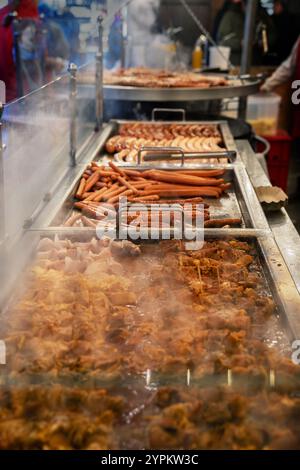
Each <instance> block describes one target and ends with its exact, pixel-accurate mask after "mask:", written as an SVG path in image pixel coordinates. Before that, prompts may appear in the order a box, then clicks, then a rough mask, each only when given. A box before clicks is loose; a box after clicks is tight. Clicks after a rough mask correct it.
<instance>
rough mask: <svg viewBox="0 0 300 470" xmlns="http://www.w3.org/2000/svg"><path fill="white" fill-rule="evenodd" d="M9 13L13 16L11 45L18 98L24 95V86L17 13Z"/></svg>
mask: <svg viewBox="0 0 300 470" xmlns="http://www.w3.org/2000/svg"><path fill="white" fill-rule="evenodd" d="M11 15H12V16H13V17H14V19H13V22H12V29H13V47H14V54H15V64H16V78H17V95H18V98H20V97H21V96H24V86H23V74H22V62H21V56H20V48H19V36H20V32H19V20H18V18H17V17H18V13H17V12H13V13H11Z"/></svg>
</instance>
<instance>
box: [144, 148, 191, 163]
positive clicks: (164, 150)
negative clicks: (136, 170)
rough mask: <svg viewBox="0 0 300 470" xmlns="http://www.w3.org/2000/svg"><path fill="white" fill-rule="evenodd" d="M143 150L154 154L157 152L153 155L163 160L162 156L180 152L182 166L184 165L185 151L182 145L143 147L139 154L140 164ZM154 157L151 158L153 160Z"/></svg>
mask: <svg viewBox="0 0 300 470" xmlns="http://www.w3.org/2000/svg"><path fill="white" fill-rule="evenodd" d="M143 152H152V153H153V154H157V155H156V156H154V155H153V157H154V159H155V160H161V159H162V157H164V156H166V155H169V156H170V157H172V155H173V154H174V153H176V154H180V156H181V166H184V151H183V150H182V148H180V147H141V148H140V149H139V151H138V155H137V163H138V165H141V163H142V153H143ZM153 157H152V158H151V160H153Z"/></svg>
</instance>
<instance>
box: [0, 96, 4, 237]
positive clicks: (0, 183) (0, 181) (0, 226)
mask: <svg viewBox="0 0 300 470" xmlns="http://www.w3.org/2000/svg"><path fill="white" fill-rule="evenodd" d="M3 110H4V106H3V104H2V103H0V242H3V240H4V239H5V198H4V160H3V159H4V155H3V152H4V146H3V139H2V115H3Z"/></svg>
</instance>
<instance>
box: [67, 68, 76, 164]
mask: <svg viewBox="0 0 300 470" xmlns="http://www.w3.org/2000/svg"><path fill="white" fill-rule="evenodd" d="M68 71H69V73H70V166H71V167H74V166H76V150H77V135H76V121H77V65H76V64H72V63H71V64H70V65H69V69H68Z"/></svg>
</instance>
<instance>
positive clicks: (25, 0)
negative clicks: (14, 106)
mask: <svg viewBox="0 0 300 470" xmlns="http://www.w3.org/2000/svg"><path fill="white" fill-rule="evenodd" d="M14 11H15V12H17V14H18V18H20V19H29V20H36V21H37V20H38V18H39V13H38V7H37V0H9V3H8V5H7V6H6V7H4V8H2V9H1V10H0V44H1V50H0V80H2V81H4V83H5V85H6V99H7V101H11V100H13V99H15V98H16V97H17V77H16V65H15V58H14V53H13V49H14V47H13V42H14V41H13V28H12V17H11V16H10V15H11V13H13V12H14ZM31 26H32V25H31ZM32 32H33V29H32V27H31V28H30V27H29V25H28V28H27V31H25V32H24V39H25V47H23V53H24V54H25V55H26V43H27V45H28V37H29V36H30V35H32ZM29 42H30V41H29ZM29 49H30V47H29Z"/></svg>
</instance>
